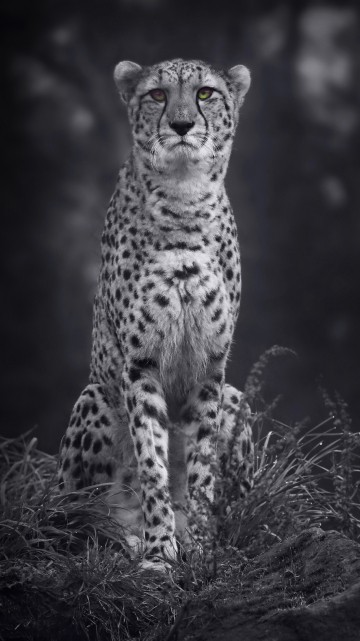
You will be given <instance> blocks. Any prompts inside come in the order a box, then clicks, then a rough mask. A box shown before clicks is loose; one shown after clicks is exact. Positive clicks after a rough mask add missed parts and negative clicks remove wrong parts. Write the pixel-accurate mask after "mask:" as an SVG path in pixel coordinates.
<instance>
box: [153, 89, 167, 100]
mask: <svg viewBox="0 0 360 641" xmlns="http://www.w3.org/2000/svg"><path fill="white" fill-rule="evenodd" d="M149 94H150V96H151V97H152V99H153V100H156V102H165V100H166V93H165V91H163V90H162V89H152V91H149Z"/></svg>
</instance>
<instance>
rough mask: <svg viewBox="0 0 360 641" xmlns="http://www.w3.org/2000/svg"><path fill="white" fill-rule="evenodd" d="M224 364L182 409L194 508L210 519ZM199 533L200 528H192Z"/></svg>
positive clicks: (204, 520) (194, 512)
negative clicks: (208, 514)
mask: <svg viewBox="0 0 360 641" xmlns="http://www.w3.org/2000/svg"><path fill="white" fill-rule="evenodd" d="M223 388H224V367H221V364H220V363H219V367H218V368H217V369H216V370H213V371H212V373H211V374H209V375H208V376H207V377H206V378H205V379H204V380H203V381H202V382H201V383H198V384H197V385H196V386H195V388H194V389H193V390H192V392H191V393H190V395H189V397H188V399H187V402H186V405H185V407H184V409H183V411H182V429H183V431H184V433H185V435H186V446H185V454H186V466H187V481H188V497H189V503H190V510H191V512H192V514H193V515H194V516H195V515H196V516H197V518H198V519H199V521H200V522H203V523H204V525H205V523H206V516H207V510H208V506H209V504H210V503H212V501H213V499H214V483H215V474H214V471H215V466H216V438H217V434H218V430H219V424H220V413H221V400H222V395H223ZM192 534H194V535H195V536H196V531H195V532H192Z"/></svg>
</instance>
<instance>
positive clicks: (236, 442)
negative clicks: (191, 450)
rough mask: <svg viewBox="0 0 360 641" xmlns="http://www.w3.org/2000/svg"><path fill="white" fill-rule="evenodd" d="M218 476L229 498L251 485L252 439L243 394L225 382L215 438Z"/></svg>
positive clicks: (235, 496)
mask: <svg viewBox="0 0 360 641" xmlns="http://www.w3.org/2000/svg"><path fill="white" fill-rule="evenodd" d="M218 461H219V478H218V484H219V488H220V491H221V486H222V492H226V494H227V499H228V500H229V501H232V500H235V501H236V500H238V499H239V498H240V499H242V498H245V496H246V495H247V494H248V493H249V491H250V489H251V487H252V485H253V476H254V441H253V434H252V426H251V411H250V407H249V405H248V403H247V402H246V400H245V397H244V394H243V393H242V392H239V391H238V390H237V389H236V388H235V387H232V386H231V385H227V384H226V385H225V387H224V397H223V403H222V416H221V422H220V432H219V439H218Z"/></svg>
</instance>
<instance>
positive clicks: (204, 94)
mask: <svg viewBox="0 0 360 641" xmlns="http://www.w3.org/2000/svg"><path fill="white" fill-rule="evenodd" d="M114 77H115V83H116V85H117V88H118V91H119V93H120V95H121V98H122V99H123V101H124V102H125V104H126V106H127V110H128V116H129V121H130V125H131V129H132V136H133V147H132V151H131V154H130V157H129V159H128V160H127V161H126V163H125V165H124V166H123V168H122V169H121V170H120V174H119V178H118V182H117V185H116V189H115V192H114V194H113V197H112V199H111V201H110V205H109V209H108V212H107V216H106V221H105V227H104V231H103V235H102V265H101V270H100V276H99V281H98V287H97V293H96V296H95V301H94V314H93V336H92V339H93V340H92V353H91V365H90V378H89V384H88V385H87V387H86V388H85V390H84V391H83V392H82V393H81V395H80V397H79V399H78V401H77V402H76V404H75V407H74V409H73V412H72V415H71V418H70V423H69V426H68V428H67V431H66V434H65V436H64V438H63V442H62V446H61V451H60V469H59V484H60V488H62V489H63V490H64V491H67V492H75V493H76V491H78V490H80V489H81V488H83V487H86V486H97V485H101V484H107V483H108V484H109V485H108V486H106V488H108V489H107V494H106V496H107V501H108V502H109V505H111V506H112V513H113V514H114V515H115V516H116V519H117V521H118V522H119V525H120V526H121V527H122V528H123V531H124V532H126V536H127V537H128V540H129V541H132V542H133V544H134V546H135V545H136V542H139V541H141V542H142V553H143V556H144V562H146V560H148V562H149V563H150V564H154V566H156V564H157V563H159V564H160V566H161V564H164V563H165V564H166V562H167V561H168V560H171V559H174V558H176V556H177V554H178V549H179V548H178V542H179V540H182V537H183V539H184V540H186V533H188V523H187V519H186V511H185V510H184V509H182V508H183V506H185V505H188V506H190V509H191V510H193V512H195V513H196V512H197V511H198V513H199V514H202V502H207V504H209V502H210V504H211V502H212V501H213V500H214V487H215V473H214V470H215V469H216V460H218V459H219V457H220V456H223V455H224V453H226V448H227V446H228V444H229V441H230V437H231V435H232V434H233V432H234V429H237V430H238V434H239V435H240V436H239V438H238V464H239V466H238V469H239V484H240V485H241V487H242V490H243V493H244V494H245V493H246V492H247V491H248V490H249V489H250V487H251V483H252V468H253V443H252V435H251V428H250V421H249V416H248V413H249V408H248V407H246V409H245V412H244V411H240V410H241V407H242V406H245V405H246V404H245V403H244V402H243V395H242V394H241V393H240V392H238V391H237V390H236V389H235V388H234V387H232V386H230V385H228V384H226V383H225V366H226V361H227V358H228V355H229V350H230V345H231V341H232V336H233V332H234V326H235V323H236V319H237V316H238V311H239V303H240V290H241V275H240V255H239V245H238V239H237V230H236V225H235V221H234V218H233V214H232V210H231V206H230V203H229V200H228V197H227V195H226V191H225V187H224V178H225V174H226V171H227V166H228V162H229V157H230V152H231V147H232V143H233V138H234V134H235V130H236V127H237V123H238V114H239V108H240V106H241V105H242V103H243V100H244V97H245V94H246V93H247V91H248V89H249V86H250V74H249V71H248V69H247V68H246V67H244V66H242V65H237V66H235V67H232V68H231V69H229V70H228V71H224V70H216V69H214V68H213V67H211V66H209V65H208V64H206V63H204V62H202V61H197V60H191V61H184V60H182V59H175V60H171V61H166V62H162V63H159V64H155V65H154V66H149V67H145V66H144V67H142V66H140V65H138V64H136V63H134V62H129V61H124V62H120V63H119V64H118V65H117V66H116V68H115V72H114ZM214 462H215V465H214ZM179 505H180V509H179ZM190 534H191V533H190ZM134 541H135V543H134Z"/></svg>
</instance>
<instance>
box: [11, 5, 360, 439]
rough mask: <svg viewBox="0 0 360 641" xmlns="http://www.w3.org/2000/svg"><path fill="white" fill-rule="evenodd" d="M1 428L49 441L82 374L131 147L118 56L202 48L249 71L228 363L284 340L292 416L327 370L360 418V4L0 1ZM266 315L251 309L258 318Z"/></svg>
mask: <svg viewBox="0 0 360 641" xmlns="http://www.w3.org/2000/svg"><path fill="white" fill-rule="evenodd" d="M1 14H2V16H1V17H2V25H3V33H2V39H1V47H2V51H3V60H4V68H5V75H4V85H3V91H2V95H3V96H4V98H5V100H3V101H2V105H1V107H0V108H1V115H2V122H3V124H5V128H4V132H3V133H2V136H3V140H2V149H4V150H5V153H4V154H2V160H1V162H2V164H3V167H2V171H1V176H2V177H3V189H2V190H1V194H2V199H3V202H2V211H3V221H4V223H3V230H2V231H3V247H2V257H3V260H4V265H3V270H2V272H3V274H4V276H5V288H4V289H3V301H2V302H3V305H2V309H3V313H2V315H1V336H2V337H3V339H4V348H3V350H2V351H3V353H4V356H5V358H4V361H3V362H4V366H3V368H2V372H3V374H4V381H2V383H1V385H2V391H3V400H2V403H1V409H2V429H3V431H4V433H5V434H7V435H14V434H16V433H18V432H20V431H23V430H24V429H27V428H29V427H32V426H33V425H34V424H38V425H39V431H38V434H39V436H40V443H41V446H42V447H43V448H45V449H51V450H53V451H54V450H56V449H57V444H58V441H59V438H60V435H61V434H62V433H63V431H64V428H65V426H66V422H67V418H68V415H69V412H70V409H71V406H72V403H73V401H74V399H75V398H76V396H77V394H78V393H79V391H80V389H81V387H82V386H83V385H84V384H85V382H86V378H87V371H88V359H89V351H90V340H91V307H92V297H93V293H94V288H95V284H96V274H97V269H98V264H99V239H100V234H101V228H102V221H103V217H104V213H105V210H106V205H107V202H108V200H109V198H110V195H111V192H112V189H113V186H114V184H115V180H116V174H117V171H118V168H119V166H120V164H121V162H123V160H124V159H125V158H126V156H127V154H128V151H129V148H130V135H129V131H128V126H127V121H126V114H125V111H124V109H123V108H122V106H121V105H120V102H119V99H118V96H117V95H116V91H115V88H114V85H113V82H112V70H113V67H114V65H115V64H116V63H117V62H118V61H119V60H120V59H122V58H123V59H134V60H136V61H138V62H139V63H142V64H152V63H154V62H156V61H159V60H162V59H166V58H171V57H179V56H181V57H184V58H192V57H198V58H202V59H205V60H208V61H210V62H212V63H214V64H217V65H219V66H224V67H227V66H231V65H233V64H236V63H238V62H241V63H244V64H246V65H248V66H249V67H250V69H251V71H252V76H253V86H252V89H251V91H250V94H249V97H248V99H247V102H246V103H245V106H244V108H243V111H242V116H241V119H240V125H239V133H238V137H237V140H236V143H235V148H234V152H233V157H232V161H231V163H230V170H229V176H228V188H229V193H230V196H231V200H232V203H233V205H234V209H235V213H236V216H237V222H238V227H239V234H240V242H241V247H242V257H243V258H242V262H243V282H244V290H243V302H242V311H241V314H240V322H239V326H238V330H237V335H236V342H235V345H234V347H233V355H232V361H231V363H230V366H229V379H230V381H231V382H232V383H234V384H235V385H237V386H239V387H241V386H242V384H243V381H244V378H245V373H246V371H247V370H248V369H249V366H250V364H251V363H252V362H253V361H254V360H255V359H256V358H257V356H258V355H259V353H261V352H262V351H263V350H264V349H266V347H268V346H269V345H271V344H273V343H276V342H277V343H281V344H285V345H288V346H289V347H290V348H293V349H295V350H296V351H297V352H298V354H299V356H300V358H299V359H298V360H297V361H295V360H294V361H292V360H291V362H289V364H288V365H286V366H283V367H282V369H281V371H280V370H279V369H276V368H274V371H273V372H272V374H271V377H270V380H271V382H270V383H269V395H270V396H274V395H276V394H277V393H278V391H279V390H281V391H285V392H286V395H287V401H286V402H284V403H283V406H282V408H281V411H282V413H283V418H284V420H287V419H288V418H289V416H290V417H291V420H292V419H293V418H294V420H297V419H299V418H301V417H302V416H303V415H304V414H305V413H308V412H311V413H312V414H313V415H314V413H315V415H316V411H317V410H316V403H317V400H316V398H315V397H314V394H313V392H312V390H313V389H314V381H315V379H316V377H317V376H318V375H319V374H320V373H323V374H324V377H325V381H326V385H327V386H330V387H335V388H337V389H338V390H339V392H340V393H341V394H342V396H344V397H345V399H346V400H347V401H348V402H349V404H350V408H351V412H352V414H353V415H354V416H355V417H356V416H358V415H360V403H359V398H358V392H357V375H356V372H357V368H358V358H357V354H358V353H359V351H360V350H359V347H360V336H359V333H358V331H357V327H358V324H359V323H358V321H359V315H360V307H359V296H358V276H357V274H358V273H359V267H360V252H359V233H360V229H359V217H358V212H359V200H360V183H359V83H358V72H359V65H360V51H359V44H358V43H359V42H360V38H359V15H360V11H359V9H358V8H357V5H356V3H340V2H339V3H334V2H325V3H322V4H318V3H309V2H308V3H305V2H293V3H291V4H289V5H286V4H285V3H279V2H266V3H265V2H263V1H260V0H258V1H257V2H250V1H247V2H244V1H242V2H241V1H240V2H238V3H236V5H235V3H232V2H230V1H228V0H225V1H223V2H222V3H221V10H219V3H218V2H214V1H208V2H206V3H205V2H204V1H203V0H200V1H199V2H196V3H194V2H190V1H189V0H183V2H182V3H181V6H179V5H176V4H175V3H174V2H171V1H168V2H166V1H165V0H107V1H106V2H100V1H99V0H96V1H95V0H86V2H85V0H77V1H76V2H74V1H72V2H67V1H64V0H62V1H57V0H52V1H51V2H49V1H45V0H35V1H34V2H32V3H28V2H25V0H12V2H10V1H9V0H5V1H4V2H3V3H2V7H1ZM259 319H260V320H259Z"/></svg>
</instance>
